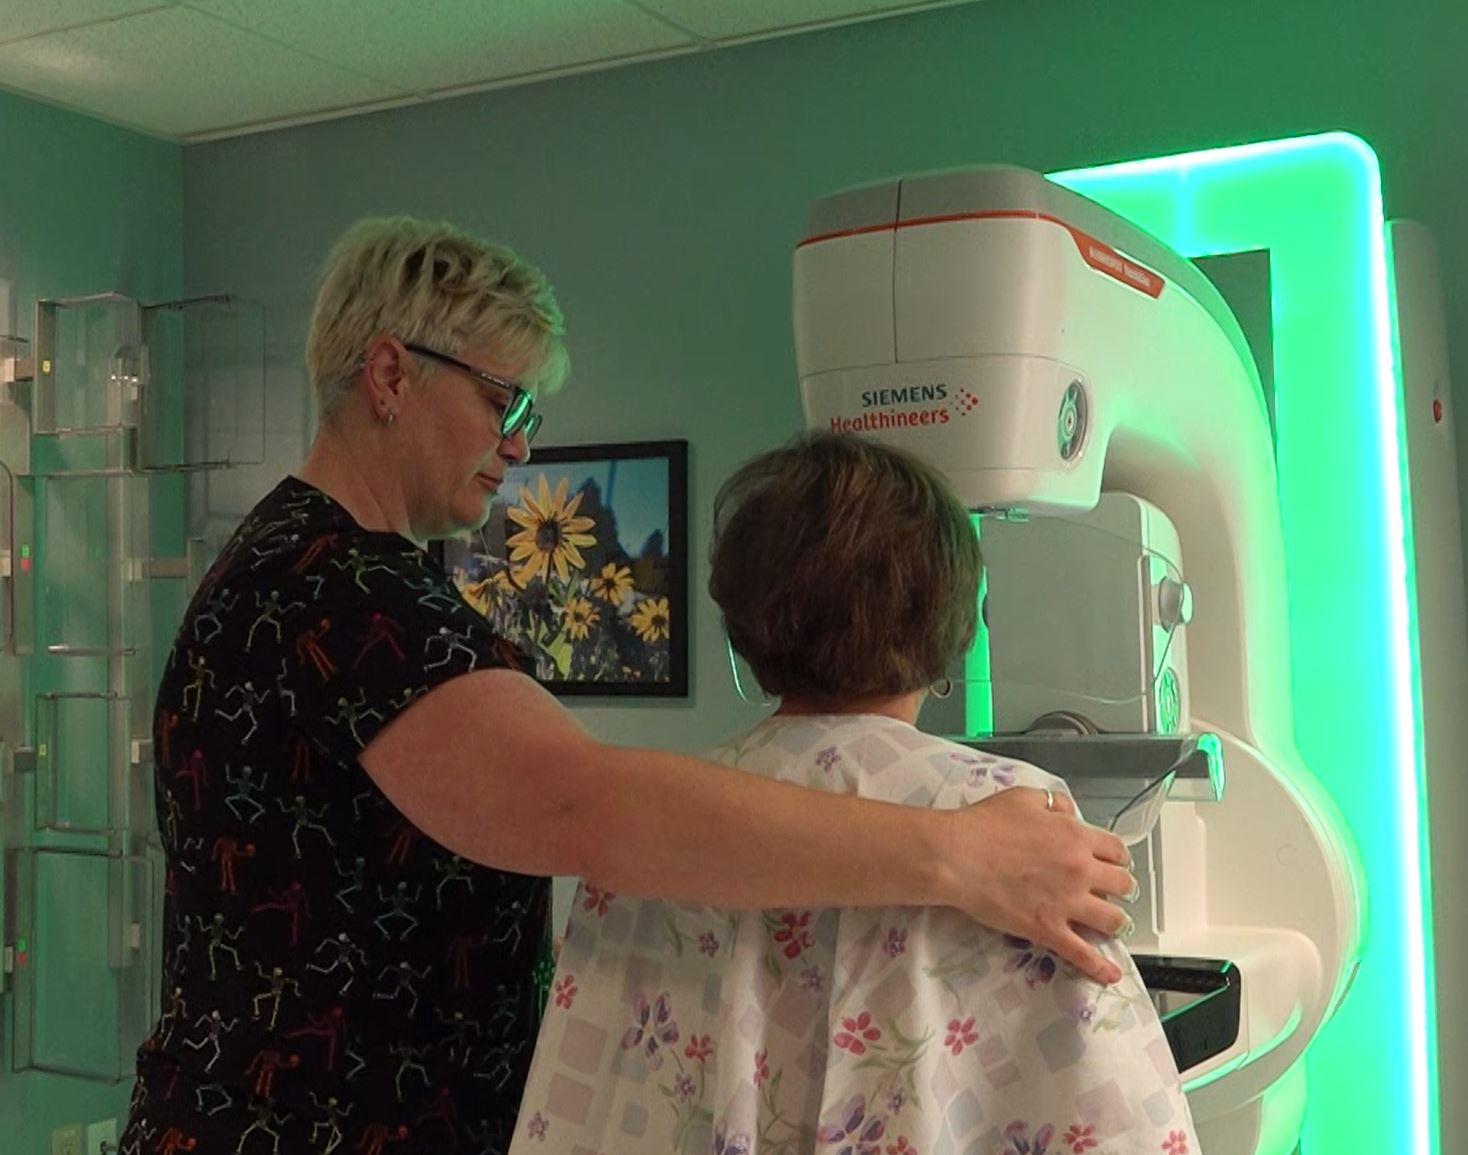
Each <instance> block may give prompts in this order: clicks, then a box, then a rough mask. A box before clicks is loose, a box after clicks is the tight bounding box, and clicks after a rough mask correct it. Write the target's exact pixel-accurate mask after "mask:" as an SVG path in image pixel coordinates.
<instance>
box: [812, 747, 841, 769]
mask: <svg viewBox="0 0 1468 1155" xmlns="http://www.w3.org/2000/svg"><path fill="white" fill-rule="evenodd" d="M839 761H841V753H840V751H838V750H837V749H836V747H835V746H827V747H826V748H825V749H824V750H820V751H818V752H817V753H816V765H817V766H819V767H820V768H821V769H822V770H824V771H825V772H826V773H827V774H829V773H830V772H831V768H832V767H833V766H835V765H836V763H837V762H839Z"/></svg>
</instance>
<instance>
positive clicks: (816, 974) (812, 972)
mask: <svg viewBox="0 0 1468 1155" xmlns="http://www.w3.org/2000/svg"><path fill="white" fill-rule="evenodd" d="M800 985H801V986H803V987H804V988H805V989H806V990H808V991H810V993H811V994H813V995H818V994H820V993H821V991H823V990H825V988H826V976H825V975H823V974H821V968H820V967H818V966H816V965H815V964H814V963H812V964H811V965H810V966H808V967H806V968H805V970H803V971H801V972H800Z"/></svg>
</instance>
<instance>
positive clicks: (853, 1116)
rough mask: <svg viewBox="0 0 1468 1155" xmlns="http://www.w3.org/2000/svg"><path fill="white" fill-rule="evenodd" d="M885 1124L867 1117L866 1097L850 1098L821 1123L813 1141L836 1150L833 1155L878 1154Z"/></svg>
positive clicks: (855, 1096)
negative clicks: (815, 1139) (833, 1114)
mask: <svg viewBox="0 0 1468 1155" xmlns="http://www.w3.org/2000/svg"><path fill="white" fill-rule="evenodd" d="M886 1133H887V1124H886V1123H885V1122H884V1121H883V1120H881V1119H878V1118H871V1119H868V1118H867V1099H866V1096H865V1095H853V1096H852V1097H851V1098H850V1099H849V1100H847V1103H846V1106H844V1107H842V1108H841V1110H840V1111H839V1112H837V1113H836V1115H835V1116H834V1117H833V1118H832V1119H828V1120H827V1121H826V1122H824V1123H822V1124H821V1127H820V1130H819V1131H817V1132H816V1138H817V1139H818V1140H820V1142H821V1143H822V1144H824V1145H825V1146H833V1147H836V1152H835V1155H881V1150H882V1144H881V1139H882V1136H883V1135H885V1134H886Z"/></svg>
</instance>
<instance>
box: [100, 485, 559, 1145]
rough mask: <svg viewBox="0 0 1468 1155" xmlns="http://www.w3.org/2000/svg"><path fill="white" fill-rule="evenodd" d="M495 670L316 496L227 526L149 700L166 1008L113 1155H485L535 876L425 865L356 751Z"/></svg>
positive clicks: (534, 976)
mask: <svg viewBox="0 0 1468 1155" xmlns="http://www.w3.org/2000/svg"><path fill="white" fill-rule="evenodd" d="M514 664H515V651H514V650H513V649H512V648H510V647H509V646H508V645H507V644H505V643H503V642H502V641H500V640H499V639H498V638H496V637H495V636H494V635H493V634H492V633H491V632H490V631H489V629H488V627H487V625H486V623H485V622H484V620H483V619H482V618H481V617H480V616H479V615H477V614H476V613H475V612H474V611H473V610H471V609H470V608H469V607H468V606H467V605H465V603H464V602H463V600H462V599H461V598H460V597H459V595H458V593H457V592H456V591H455V589H454V588H453V586H452V584H450V582H449V581H448V579H447V578H446V577H445V575H444V573H443V571H442V569H441V568H440V567H439V566H438V565H437V564H436V563H435V562H434V561H433V560H432V559H431V558H430V557H429V556H428V555H426V554H425V553H424V552H423V551H422V550H420V549H418V548H416V547H415V546H414V545H413V544H412V543H411V542H409V541H407V540H406V539H405V538H402V537H400V536H398V535H397V534H393V533H378V532H369V531H367V530H364V529H362V528H361V527H360V526H359V525H357V523H356V522H355V521H354V520H353V519H352V517H351V515H350V514H348V513H347V511H346V510H345V509H343V508H342V507H341V506H340V505H338V504H337V503H336V502H334V501H333V500H332V499H331V498H329V497H327V496H326V495H325V494H323V493H322V492H321V491H319V490H317V489H315V488H313V487H311V486H309V485H307V484H306V483H304V482H302V481H299V480H297V479H295V478H287V479H286V480H285V481H283V482H282V483H281V484H280V485H279V486H277V487H276V488H275V490H274V491H273V492H272V493H270V494H269V495H268V496H267V497H266V498H265V499H264V500H263V501H261V502H260V504H259V505H257V506H256V507H255V509H254V510H253V511H252V512H251V513H250V515H249V517H248V518H246V520H245V522H244V524H243V525H241V527H240V528H239V530H238V531H237V532H236V533H235V535H234V537H233V539H232V540H231V541H230V543H229V545H228V546H227V547H226V548H225V550H224V552H223V554H222V555H221V557H220V558H219V560H218V562H217V563H216V564H215V565H214V567H213V568H212V569H211V570H210V572H209V574H208V576H207V577H206V578H205V579H204V582H203V583H202V585H201V586H200V588H199V590H198V592H197V593H196V595H195V596H194V599H193V602H192V604H191V605H190V607H189V609H188V612H187V614H186V615H185V617H184V621H183V625H182V627H181V628H180V630H179V633H178V637H177V640H176V641H175V643H174V646H173V650H172V653H171V654H170V656H169V662H168V667H167V671H166V673H165V674H164V676H163V680H162V684H161V686H160V688H159V693H158V705H157V711H156V714H155V717H154V763H155V765H154V773H155V786H156V791H155V793H156V801H157V817H158V827H159V830H160V833H161V835H162V840H163V846H164V851H165V855H166V859H167V865H168V873H167V881H166V885H165V894H166V898H165V925H164V940H165V941H164V954H163V977H162V1007H163V1011H162V1017H161V1020H160V1021H159V1023H158V1025H157V1028H156V1029H155V1030H154V1032H153V1034H152V1036H151V1037H150V1038H149V1039H148V1040H147V1041H146V1042H145V1043H144V1044H143V1046H142V1048H141V1050H140V1051H139V1054H138V1081H137V1085H136V1088H135V1091H134V1095H133V1104H132V1109H131V1112H130V1117H129V1123H128V1126H127V1128H126V1130H125V1131H124V1134H123V1136H122V1139H121V1142H120V1150H121V1153H122V1155H176V1153H177V1152H179V1151H192V1152H194V1153H195V1155H216V1153H217V1155H230V1153H234V1155H308V1153H315V1155H329V1153H331V1152H334V1151H338V1150H340V1151H343V1152H350V1153H352V1155H420V1153H429V1152H431V1153H433V1155H439V1153H441V1152H450V1151H452V1152H461V1153H464V1155H491V1153H498V1152H501V1151H503V1149H504V1147H505V1146H506V1145H507V1143H508V1137H509V1134H510V1131H511V1129H512V1127H513V1123H514V1117H515V1109H516V1106H517V1104H518V1103H519V1099H520V1093H521V1088H522V1086H523V1084H524V1080H525V1074H526V1068H527V1066H528V1063H529V1059H530V1048H531V1043H532V1041H533V1040H534V1038H535V1032H536V1028H537V1026H538V1025H539V1021H540V1013H541V1008H542V1005H543V1003H544V999H543V997H542V991H543V989H544V982H545V980H546V979H547V977H548V974H549V954H548V929H549V896H550V883H549V880H548V879H546V878H539V877H528V876H523V875H518V874H511V873H507V872H504V871H498V870H489V869H485V868H482V867H479V866H476V865H473V864H471V863H469V862H467V861H465V860H464V859H462V858H460V857H459V856H457V855H455V854H453V853H451V852H450V851H448V850H446V849H445V848H444V847H442V846H440V845H437V844H436V843H434V842H433V841H432V840H431V839H429V838H428V837H427V836H426V835H425V834H423V833H422V832H421V831H420V830H418V829H417V828H415V827H414V826H413V824H412V823H411V822H409V821H408V819H407V818H405V817H404V816H403V815H402V814H401V813H400V812H398V811H397V810H396V809H395V808H394V807H393V806H392V804H391V803H390V802H389V801H388V800H387V798H386V796H384V795H383V794H382V792H381V791H380V790H378V789H377V787H376V786H375V785H374V784H373V782H372V780H371V778H370V777H369V776H368V775H367V773H366V772H365V771H364V770H363V769H362V767H361V765H360V764H359V763H358V761H357V755H358V754H359V753H360V752H361V750H362V749H363V748H364V747H365V746H366V745H367V744H368V743H369V742H371V740H372V738H373V736H374V735H375V734H377V732H378V731H379V730H381V729H382V728H383V727H384V726H385V725H387V723H388V722H390V721H391V720H392V719H393V717H394V716H396V715H397V714H398V713H399V712H400V711H401V710H403V709H404V708H405V707H407V706H408V705H409V704H410V703H411V702H413V701H414V699H416V698H417V697H419V696H420V695H422V694H424V693H425V692H427V691H428V690H429V689H431V688H432V687H434V686H436V685H438V684H440V683H442V682H445V681H447V680H448V679H450V678H453V677H456V676H458V675H460V674H464V673H467V672H469V671H472V670H481V669H485V668H488V667H494V666H513V665H514ZM463 772H464V773H473V772H474V767H472V766H466V767H464V768H463Z"/></svg>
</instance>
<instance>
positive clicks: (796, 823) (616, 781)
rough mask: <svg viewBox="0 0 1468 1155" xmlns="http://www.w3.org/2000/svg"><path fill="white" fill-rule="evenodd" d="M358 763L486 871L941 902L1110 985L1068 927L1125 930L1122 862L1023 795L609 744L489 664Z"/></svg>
mask: <svg viewBox="0 0 1468 1155" xmlns="http://www.w3.org/2000/svg"><path fill="white" fill-rule="evenodd" d="M361 762H362V765H363V766H364V767H365V768H366V770H367V772H368V773H369V774H370V775H371V776H372V778H373V780H374V781H375V782H376V783H377V785H378V786H379V787H380V788H381V789H382V791H383V793H385V794H386V795H387V797H388V798H389V799H390V800H391V801H392V802H393V804H394V805H395V806H397V807H398V808H399V809H400V810H401V811H402V812H403V813H404V814H405V815H407V817H408V818H409V819H411V820H412V821H413V822H414V824H415V825H417V826H418V827H419V828H420V829H422V830H423V831H424V832H425V833H427V834H428V835H429V836H430V837H432V838H433V839H434V840H436V841H437V842H439V843H440V844H442V845H443V846H445V847H447V848H448V849H450V850H452V851H454V852H455V853H457V854H460V855H463V856H464V857H465V858H468V859H470V860H472V861H475V862H478V863H481V864H483V865H486V866H494V867H498V868H500V869H503V870H511V871H517V872H521V873H526V874H565V875H576V876H579V877H582V878H586V879H589V880H591V881H592V882H595V883H596V884H597V885H599V886H602V887H605V888H607V889H609V890H613V891H617V892H620V893H627V894H634V895H645V896H653V895H655V896H659V897H663V898H668V899H673V900H681V901H688V902H699V903H706V904H708V905H711V906H722V907H728V908H756V907H778V906H802V907H817V906H918V905H923V906H927V905H944V906H953V907H957V908H958V909H960V910H962V911H964V912H965V913H967V914H968V915H970V916H971V917H973V918H974V919H976V920H977V921H979V922H981V923H983V924H985V925H987V926H990V927H993V928H995V929H997V930H1002V931H1006V932H1008V933H1012V934H1018V935H1022V936H1023V937H1025V938H1028V939H1031V940H1032V941H1035V942H1037V943H1039V944H1041V945H1042V946H1045V947H1048V948H1049V949H1051V950H1053V951H1055V952H1056V953H1057V954H1058V955H1060V956H1061V957H1062V958H1065V959H1067V960H1069V961H1070V962H1072V963H1074V964H1075V965H1076V966H1078V967H1080V968H1081V969H1082V970H1083V971H1085V972H1086V973H1087V974H1088V975H1090V976H1091V977H1092V978H1095V979H1097V980H1098V981H1103V982H1113V981H1115V980H1116V979H1117V978H1119V977H1120V976H1119V973H1118V972H1117V970H1116V968H1115V966H1114V965H1113V964H1111V963H1109V962H1107V961H1106V960H1105V959H1103V958H1102V957H1101V955H1100V954H1099V952H1097V951H1096V950H1095V948H1094V947H1092V946H1091V945H1090V944H1089V943H1087V942H1086V941H1085V939H1084V938H1082V937H1081V935H1080V934H1079V933H1077V930H1076V928H1077V927H1090V928H1092V929H1094V930H1097V931H1100V932H1101V933H1103V934H1107V935H1110V934H1114V933H1115V932H1116V931H1117V930H1118V929H1119V928H1120V927H1121V926H1122V925H1123V924H1124V922H1125V919H1126V916H1125V915H1124V914H1123V913H1122V912H1121V911H1120V910H1119V909H1118V908H1117V907H1116V906H1114V905H1113V904H1112V903H1110V902H1108V901H1107V900H1106V897H1107V896H1110V895H1124V894H1126V893H1128V892H1129V891H1130V890H1131V886H1132V879H1131V875H1130V874H1129V873H1128V872H1127V870H1126V869H1125V868H1124V867H1123V866H1122V865H1120V864H1122V863H1126V862H1127V861H1128V856H1127V852H1126V849H1125V847H1124V846H1122V844H1121V842H1120V840H1119V839H1117V838H1116V837H1115V836H1113V835H1111V834H1108V833H1105V832H1104V831H1100V830H1096V829H1093V828H1091V827H1088V826H1085V825H1084V824H1082V823H1080V822H1079V821H1078V820H1077V819H1076V818H1075V817H1074V814H1073V811H1072V810H1071V809H1070V807H1069V803H1068V800H1064V799H1061V798H1059V797H1057V799H1056V803H1057V809H1056V812H1055V813H1049V812H1047V811H1046V810H1045V803H1044V795H1043V794H1042V793H1041V792H1039V791H1034V790H1010V791H1005V792H1004V793H1002V794H1000V795H997V796H995V797H994V798H991V799H989V800H987V801H984V802H981V803H979V804H978V805H976V806H970V807H967V808H966V809H962V810H948V811H940V810H924V809H919V808H911V807H904V806H894V805H890V804H887V803H881V802H870V801H864V800H861V799H857V798H852V797H848V796H845V795H839V794H829V793H825V792H822V791H816V790H807V789H804V788H801V787H798V786H793V785H789V784H786V783H780V782H774V781H771V780H769V779H766V778H762V777H759V776H756V775H752V774H746V773H743V772H741V771H738V770H733V769H730V768H728V767H723V766H718V765H716V764H714V763H710V762H705V761H701V760H699V759H696V758H690V757H687V756H685V755H681V754H673V753H668V752H665V751H657V750H648V749H635V748H630V747H620V746H610V745H607V744H605V743H601V742H597V741H595V740H593V739H592V738H591V737H589V736H588V735H587V734H586V733H585V731H583V730H582V728H581V727H580V725H579V724H578V723H577V722H576V720H575V719H574V718H573V717H572V716H571V714H570V713H569V712H568V711H566V710H565V709H564V708H563V707H562V706H561V705H560V704H559V703H558V702H557V701H556V700H555V699H554V698H553V697H551V696H550V695H549V694H548V693H546V692H545V691H544V690H543V689H542V688H541V687H539V686H538V685H536V684H535V683H534V682H533V681H531V680H530V679H529V678H526V677H524V676H522V675H520V674H516V673H513V672H510V671H506V670H490V671H484V672H480V673H475V674H467V675H464V676H462V677H459V678H455V679H453V680H452V681H449V682H446V683H444V684H443V685H441V686H439V687H437V688H436V689H434V690H432V691H431V692H429V693H428V694H426V695H425V696H424V697H423V698H421V699H419V700H418V701H417V702H415V703H414V704H413V705H412V706H410V707H409V708H408V709H407V710H406V711H405V712H404V713H403V714H401V715H400V716H399V717H398V718H396V719H394V720H393V721H392V722H391V723H390V724H389V725H388V726H387V727H386V728H385V729H384V730H383V731H382V732H381V733H380V734H378V735H377V737H376V738H375V739H374V740H373V741H372V743H371V744H370V745H369V746H368V747H367V748H366V749H365V750H364V751H363V752H362V755H361ZM1062 803H1063V805H1062Z"/></svg>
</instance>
